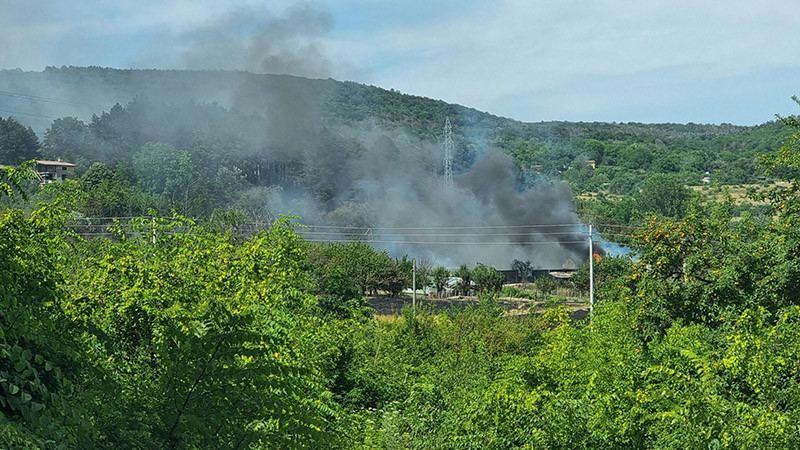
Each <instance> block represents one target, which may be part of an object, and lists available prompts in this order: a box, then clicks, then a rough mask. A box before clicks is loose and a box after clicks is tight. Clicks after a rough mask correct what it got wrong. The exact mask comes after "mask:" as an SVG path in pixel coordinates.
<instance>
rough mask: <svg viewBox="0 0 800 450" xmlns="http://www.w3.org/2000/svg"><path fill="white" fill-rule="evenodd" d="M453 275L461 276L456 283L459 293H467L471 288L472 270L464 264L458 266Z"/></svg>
mask: <svg viewBox="0 0 800 450" xmlns="http://www.w3.org/2000/svg"><path fill="white" fill-rule="evenodd" d="M453 276H456V277H458V278H461V281H460V282H459V283H458V290H459V294H461V295H469V294H470V291H471V290H472V271H471V270H470V269H469V267H467V265H466V264H462V265H460V266H458V269H456V271H455V272H454V273H453Z"/></svg>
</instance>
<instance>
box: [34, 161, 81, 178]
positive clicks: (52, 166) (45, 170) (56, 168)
mask: <svg viewBox="0 0 800 450" xmlns="http://www.w3.org/2000/svg"><path fill="white" fill-rule="evenodd" d="M36 173H37V174H39V176H40V177H41V179H42V182H43V183H52V182H54V181H58V182H63V181H64V180H66V179H67V178H72V177H73V176H75V164H72V163H69V162H66V161H61V158H58V160H56V161H47V160H44V159H40V160H39V161H37V162H36Z"/></svg>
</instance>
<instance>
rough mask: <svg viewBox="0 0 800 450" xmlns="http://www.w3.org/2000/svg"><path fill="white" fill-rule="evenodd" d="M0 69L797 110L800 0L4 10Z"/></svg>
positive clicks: (752, 119)
mask: <svg viewBox="0 0 800 450" xmlns="http://www.w3.org/2000/svg"><path fill="white" fill-rule="evenodd" d="M0 11H2V14H0V68H22V69H26V70H41V69H42V68H44V67H45V66H61V65H98V66H108V67H118V68H127V67H134V68H192V69H201V68H212V69H218V68H222V69H240V70H250V71H255V72H276V73H290V74H294V75H300V76H310V77H319V78H327V77H332V78H335V79H339V80H353V81H358V82H362V83H367V84H372V85H376V86H380V87H384V88H387V89H388V88H394V89H397V90H400V91H402V92H406V93H409V94H415V95H423V96H427V97H432V98H437V99H443V100H445V101H448V102H455V103H460V104H463V105H466V106H470V107H474V108H477V109H479V110H482V111H488V112H491V113H494V114H498V115H502V116H506V117H511V118H514V119H518V120H523V121H540V120H573V121H617V122H629V121H636V122H679V123H686V122H695V123H722V122H727V123H735V124H757V123H762V122H765V121H768V120H772V119H773V118H774V115H775V114H776V113H777V114H782V115H787V114H796V113H800V111H798V108H797V105H795V104H794V103H793V102H792V101H791V100H790V97H791V96H792V95H800V60H799V59H798V55H800V26H798V23H797V17H800V2H797V1H769V2H768V1H762V0H751V1H740V0H727V1H702V0H694V1H688V0H670V1H661V0H651V1H642V0H639V1H621V0H594V1H589V0H552V1H551V0H547V1H541V0H529V1H521V0H518V1H515V0H508V1H497V2H487V1H473V0H463V1H460V2H454V1H431V0H427V1H425V0H406V1H380V2H378V1H368V0H340V1H317V2H311V3H295V2H289V1H281V0H278V1H270V2H264V1H253V0H234V1H226V2H219V1H211V0H160V1H157V0H135V1H134V0H118V1H114V2H108V1H100V0H85V1H82V2H75V1H65V0H43V1H30V0H0Z"/></svg>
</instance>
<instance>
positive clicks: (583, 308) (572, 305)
mask: <svg viewBox="0 0 800 450" xmlns="http://www.w3.org/2000/svg"><path fill="white" fill-rule="evenodd" d="M368 300H369V304H370V306H372V307H373V308H374V309H375V314H376V315H378V316H393V315H398V314H400V311H401V310H402V309H403V307H404V306H406V305H411V302H412V300H411V298H410V297H369V298H368ZM417 304H418V305H425V306H430V307H433V310H434V311H435V312H437V313H438V312H442V311H447V310H449V309H451V308H465V307H470V306H478V304H479V303H478V299H477V298H475V297H450V298H439V299H434V298H428V297H423V298H419V297H418V298H417ZM498 304H499V305H500V307H501V308H503V310H505V311H506V314H508V315H509V316H518V315H525V314H530V313H531V311H533V312H534V313H535V314H539V313H541V312H542V311H544V309H545V306H544V302H541V301H533V300H526V299H518V298H500V299H499V300H498ZM562 304H563V305H564V306H566V307H568V308H569V309H571V310H572V318H573V319H574V320H580V319H583V318H584V317H586V315H587V314H588V313H589V306H588V305H587V304H586V303H577V302H565V303H562Z"/></svg>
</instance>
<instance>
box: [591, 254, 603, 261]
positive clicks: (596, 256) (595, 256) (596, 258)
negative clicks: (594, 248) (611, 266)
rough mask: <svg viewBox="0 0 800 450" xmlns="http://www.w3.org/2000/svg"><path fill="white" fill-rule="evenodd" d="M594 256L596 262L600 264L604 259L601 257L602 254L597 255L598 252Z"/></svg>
mask: <svg viewBox="0 0 800 450" xmlns="http://www.w3.org/2000/svg"><path fill="white" fill-rule="evenodd" d="M593 256H594V261H595V262H600V261H601V260H602V259H603V257H602V256H600V253H597V252H595V253H594V255H593Z"/></svg>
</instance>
